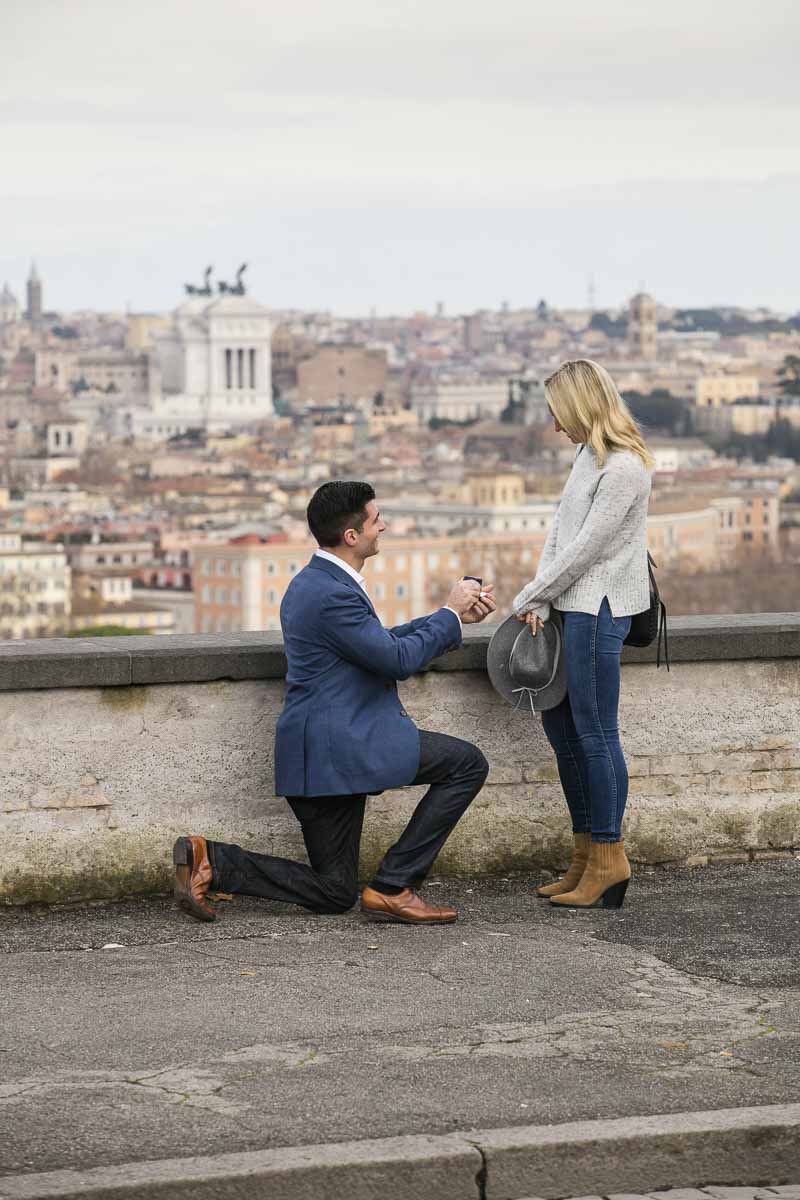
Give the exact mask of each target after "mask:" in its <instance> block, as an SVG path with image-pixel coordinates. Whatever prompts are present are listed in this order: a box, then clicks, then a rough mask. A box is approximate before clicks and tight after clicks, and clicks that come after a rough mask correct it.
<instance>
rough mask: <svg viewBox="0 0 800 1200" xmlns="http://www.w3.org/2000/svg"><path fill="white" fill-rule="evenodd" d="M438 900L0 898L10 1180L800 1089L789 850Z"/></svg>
mask: <svg viewBox="0 0 800 1200" xmlns="http://www.w3.org/2000/svg"><path fill="white" fill-rule="evenodd" d="M428 894H429V895H431V896H432V897H433V896H436V897H438V898H441V899H444V898H447V899H448V900H449V899H453V900H454V901H455V902H456V903H457V904H458V906H459V908H460V910H461V913H462V919H461V921H460V922H459V923H458V924H457V925H455V926H437V927H433V928H430V929H409V928H406V927H403V926H391V925H373V924H368V923H366V922H365V921H364V920H363V919H362V917H361V916H360V914H359V913H358V911H354V912H353V913H350V914H348V915H346V916H345V917H316V916H313V915H310V914H308V913H304V912H303V911H302V910H298V909H291V908H289V907H288V906H283V905H279V904H272V903H268V902H263V901H254V900H248V899H246V898H243V897H236V898H234V899H233V900H232V901H231V902H224V901H220V902H219V903H218V909H219V912H220V919H219V920H218V921H217V922H216V923H215V924H213V925H200V924H196V923H194V922H192V921H191V920H190V919H189V918H187V917H185V916H184V915H183V914H181V913H179V912H177V911H176V910H174V909H173V908H172V905H171V902H170V901H169V900H167V899H164V898H156V899H150V900H139V901H129V902H125V903H122V904H108V905H82V906H79V907H74V908H59V909H51V910H44V909H40V910H36V909H33V910H24V911H14V910H8V909H6V910H3V911H2V912H1V913H0V951H2V953H3V956H4V957H3V983H2V987H1V988H0V1121H2V1127H3V1137H2V1139H0V1174H14V1173H22V1172H26V1171H43V1170H54V1169H58V1168H62V1167H80V1166H88V1165H93V1166H101V1165H111V1164H116V1163H122V1162H130V1161H133V1160H147V1159H157V1158H167V1157H184V1156H189V1155H194V1154H216V1153H220V1152H227V1151H236V1150H254V1149H262V1148H268V1147H275V1146H288V1145H300V1144H308V1143H315V1142H327V1141H340V1140H354V1139H360V1138H373V1137H390V1136H393V1135H397V1134H404V1133H419V1132H423V1133H434V1134H436V1133H448V1132H451V1131H454V1130H459V1131H469V1130H470V1129H478V1128H496V1127H500V1126H506V1125H515V1124H524V1125H527V1124H547V1123H558V1122H563V1121H570V1120H578V1119H583V1118H586V1119H592V1118H598V1117H623V1116H633V1115H638V1114H642V1115H644V1114H653V1113H666V1112H682V1111H690V1110H695V1109H712V1108H730V1107H737V1106H743V1105H757V1104H774V1103H779V1102H782V1101H787V1102H789V1101H798V1100H800V966H798V955H797V946H798V942H799V941H800V939H799V938H798V935H799V934H800V905H798V900H800V862H798V861H791V862H782V863H757V864H756V863H754V864H750V865H747V866H735V867H720V868H707V869H699V870H695V871H689V870H680V871H674V870H659V871H652V870H650V871H644V872H639V873H638V874H637V876H636V877H635V880H634V884H633V886H632V887H631V889H630V891H629V894H628V901H627V903H626V906H625V908H623V909H622V910H621V911H620V912H618V913H615V912H605V911H602V910H597V911H591V912H583V913H574V912H571V911H569V910H567V911H565V912H561V911H555V910H553V909H552V908H551V907H550V906H549V905H548V904H546V903H544V902H542V901H539V900H537V899H536V898H535V897H534V896H533V895H532V892H531V889H530V881H529V880H527V879H523V878H521V877H515V878H512V879H508V880H473V881H466V880H458V881H452V880H446V881H445V880H441V881H440V880H435V881H432V882H431V884H430V885H429V888H428ZM109 943H121V944H122V945H121V947H119V948H116V949H103V947H104V946H107V945H108V944H109Z"/></svg>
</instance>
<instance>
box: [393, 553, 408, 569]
mask: <svg viewBox="0 0 800 1200" xmlns="http://www.w3.org/2000/svg"><path fill="white" fill-rule="evenodd" d="M394 565H395V569H396V570H398V571H405V569H406V556H405V554H398V555H397V557H396V558H395V560H394Z"/></svg>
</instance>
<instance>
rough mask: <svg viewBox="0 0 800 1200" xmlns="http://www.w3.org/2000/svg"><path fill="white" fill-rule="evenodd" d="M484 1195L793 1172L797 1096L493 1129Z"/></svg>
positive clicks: (799, 1128) (799, 1154)
mask: <svg viewBox="0 0 800 1200" xmlns="http://www.w3.org/2000/svg"><path fill="white" fill-rule="evenodd" d="M470 1141H472V1142H474V1144H475V1145H477V1146H479V1147H480V1150H481V1153H482V1154H483V1156H484V1159H485V1169H486V1193H485V1195H486V1200H520V1197H524V1196H541V1197H543V1198H544V1200H550V1198H553V1197H559V1196H586V1195H589V1194H593V1195H608V1194H609V1193H612V1192H633V1193H640V1194H641V1193H644V1192H652V1191H656V1190H664V1189H668V1188H691V1187H701V1186H702V1185H704V1184H710V1183H713V1184H728V1185H731V1186H736V1185H743V1184H766V1183H767V1182H772V1183H788V1182H795V1181H797V1180H800V1104H787V1105H782V1104H775V1105H768V1106H764V1107H760V1108H725V1109H718V1110H716V1111H713V1112H693V1113H691V1112H690V1113H678V1114H676V1115H667V1116H657V1117H633V1118H626V1119H624V1120H615V1121H579V1122H576V1123H574V1124H569V1125H549V1126H548V1125H545V1126H527V1127H523V1128H520V1129H496V1130H492V1131H489V1132H487V1133H482V1134H479V1135H477V1136H476V1137H474V1138H470Z"/></svg>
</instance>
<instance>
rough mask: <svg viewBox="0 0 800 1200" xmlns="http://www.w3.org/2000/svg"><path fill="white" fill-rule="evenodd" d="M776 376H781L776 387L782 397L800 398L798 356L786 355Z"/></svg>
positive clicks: (799, 365) (799, 361)
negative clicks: (778, 388) (781, 393)
mask: <svg viewBox="0 0 800 1200" xmlns="http://www.w3.org/2000/svg"><path fill="white" fill-rule="evenodd" d="M778 374H779V375H780V376H781V379H780V383H779V385H778V386H779V387H780V389H781V391H782V392H783V394H784V396H800V354H787V355H786V357H785V358H784V360H783V366H782V367H779V368H778Z"/></svg>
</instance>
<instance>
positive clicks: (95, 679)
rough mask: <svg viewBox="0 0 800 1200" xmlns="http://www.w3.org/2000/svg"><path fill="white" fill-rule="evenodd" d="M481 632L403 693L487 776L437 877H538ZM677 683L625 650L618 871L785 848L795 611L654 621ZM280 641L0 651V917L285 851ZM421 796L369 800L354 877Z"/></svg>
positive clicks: (539, 753)
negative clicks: (663, 633)
mask: <svg viewBox="0 0 800 1200" xmlns="http://www.w3.org/2000/svg"><path fill="white" fill-rule="evenodd" d="M488 640H489V632H488V631H486V630H484V629H482V628H481V627H478V628H477V629H474V630H468V631H467V637H466V639H465V643H464V646H463V648H462V649H461V650H460V651H458V652H457V653H454V654H447V655H445V656H444V657H443V658H442V659H440V660H437V661H436V662H434V663H433V664H431V667H430V669H429V670H428V671H427V672H426V673H424V674H423V675H420V676H417V677H416V678H414V679H412V680H409V681H408V682H407V683H405V684H403V685H401V693H402V697H403V701H404V703H405V705H406V707H407V709H408V711H409V712H410V713H411V714H412V716H414V717H415V718H416V720H417V722H418V724H419V725H421V726H422V727H428V728H433V729H440V730H442V731H444V732H447V733H452V734H455V735H456V736H461V737H466V738H470V739H472V740H474V741H476V742H477V743H478V744H479V745H480V746H481V748H482V749H483V751H484V752H485V754H486V756H487V758H488V760H489V762H490V764H491V774H490V777H489V781H488V784H487V786H486V787H485V788H484V790H483V792H482V793H481V795H480V797H479V798H478V800H477V801H476V802H475V804H473V806H472V808H471V809H470V811H469V813H468V814H467V815H466V817H465V818H464V820H463V821H462V822H461V823H460V825H459V826H458V828H457V830H456V833H455V835H454V836H453V837H452V838H451V840H450V841H449V842H448V844H447V847H446V849H445V852H444V853H443V854H442V856H441V858H440V860H439V864H438V869H439V870H440V871H441V872H442V873H443V874H451V875H460V876H465V875H483V874H492V873H493V874H498V873H501V874H502V873H508V872H509V871H513V870H518V869H528V868H529V867H530V865H531V863H537V864H539V865H542V866H553V865H556V864H557V863H558V862H559V861H561V860H563V858H564V855H565V854H566V852H567V848H568V845H569V841H570V835H569V828H568V824H567V821H566V814H565V808H564V803H563V799H562V796H561V789H560V787H559V784H558V781H557V775H556V771H555V764H554V760H553V755H552V752H551V750H550V747H549V746H548V745H547V743H546V741H545V739H544V736H543V734H542V730H541V725H540V722H539V721H538V720H536V719H534V718H532V717H531V715H530V714H527V715H526V714H524V713H517V714H515V713H514V712H513V711H512V710H511V709H510V708H509V707H508V706H507V705H506V704H505V703H504V702H503V701H502V700H501V699H500V698H499V697H498V696H497V695H496V694H495V693H494V691H493V690H492V688H491V686H490V684H489V682H488V678H487V676H486V670H485V663H486V646H487V643H488ZM670 641H671V651H672V659H673V669H672V671H671V672H670V673H669V674H667V673H666V671H664V670H663V669H662V670H661V671H658V672H657V671H656V668H655V665H654V662H653V658H654V654H653V652H652V651H650V650H646V651H634V650H629V651H626V654H625V658H624V666H623V674H622V700H621V712H620V720H621V727H622V736H623V741H624V744H625V747H626V750H627V753H628V757H629V763H630V770H631V804H630V807H629V817H628V819H627V822H626V837H627V843H628V849H629V853H630V854H631V855H632V856H633V857H634V858H635V859H636V860H637V861H639V862H642V863H659V862H684V863H685V862H687V861H688V862H695V861H705V859H707V858H708V857H710V858H712V859H713V860H715V861H720V860H721V861H724V860H726V858H727V860H728V861H731V856H735V857H736V858H742V857H743V858H745V859H747V858H749V857H752V856H753V855H755V856H759V855H762V856H763V855H775V854H778V855H780V854H783V855H785V856H789V855H790V853H791V851H792V850H793V849H794V848H796V847H800V803H799V802H800V704H798V697H800V614H797V613H788V614H767V615H760V616H759V615H755V616H742V617H727V616H726V617H703V618H699V617H698V618H683V619H680V620H675V621H673V622H672V634H671V638H670ZM284 673H285V659H284V654H283V648H282V645H281V641H280V635H277V634H269V633H253V634H231V635H227V636H225V635H223V636H217V637H215V636H195V637H179V636H174V637H169V638H162V637H137V638H121V639H117V638H108V639H97V638H92V639H87V640H85V641H79V640H70V639H65V640H55V641H50V642H47V641H45V642H27V643H25V642H22V643H4V644H2V645H0V745H1V746H2V751H3V762H4V770H3V772H2V778H0V829H2V834H3V842H4V853H3V861H2V864H0V902H2V901H5V902H8V903H26V902H33V901H51V902H55V901H65V900H72V899H96V898H111V897H117V896H124V895H130V894H133V893H140V894H142V893H148V892H149V893H152V892H154V891H159V890H164V889H165V888H166V887H167V886H168V883H169V875H170V847H171V845H172V842H173V840H174V838H175V836H176V835H177V834H179V833H185V832H188V831H194V832H198V833H204V834H206V835H207V836H209V837H215V838H220V839H222V840H236V841H239V842H241V843H243V844H245V845H249V846H254V847H259V848H262V849H267V850H269V851H271V852H272V853H276V854H291V855H298V854H302V843H301V840H300V837H299V832H298V828H297V826H296V823H295V822H294V819H293V817H292V816H291V813H290V812H289V810H288V808H287V806H286V804H285V803H284V802H283V800H281V799H280V798H276V797H275V796H274V795H273V794H272V792H273V763H272V750H273V735H274V727H275V721H276V719H277V715H278V713H279V711H280V707H281V703H282V699H283V687H284V684H283V677H284ZM418 794H419V793H415V792H413V791H411V790H406V791H404V792H399V793H391V792H389V793H385V794H384V795H383V796H380V797H377V798H375V799H373V800H371V801H370V806H369V811H368V816H367V822H366V827H365V838H364V857H363V864H362V865H363V868H364V871H365V872H367V871H368V870H369V869H370V867H371V866H372V865H373V864H374V863H375V862H376V861H377V859H378V858H379V857H380V854H381V852H382V849H383V848H385V846H386V845H387V844H388V843H389V842H390V841H391V840H392V839H393V838H394V836H395V835H396V833H397V831H398V830H399V829H400V828H401V827H402V825H403V823H404V822H405V820H406V819H407V817H408V815H409V813H410V810H411V808H412V807H413V805H414V803H415V802H416V798H417V796H418Z"/></svg>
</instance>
